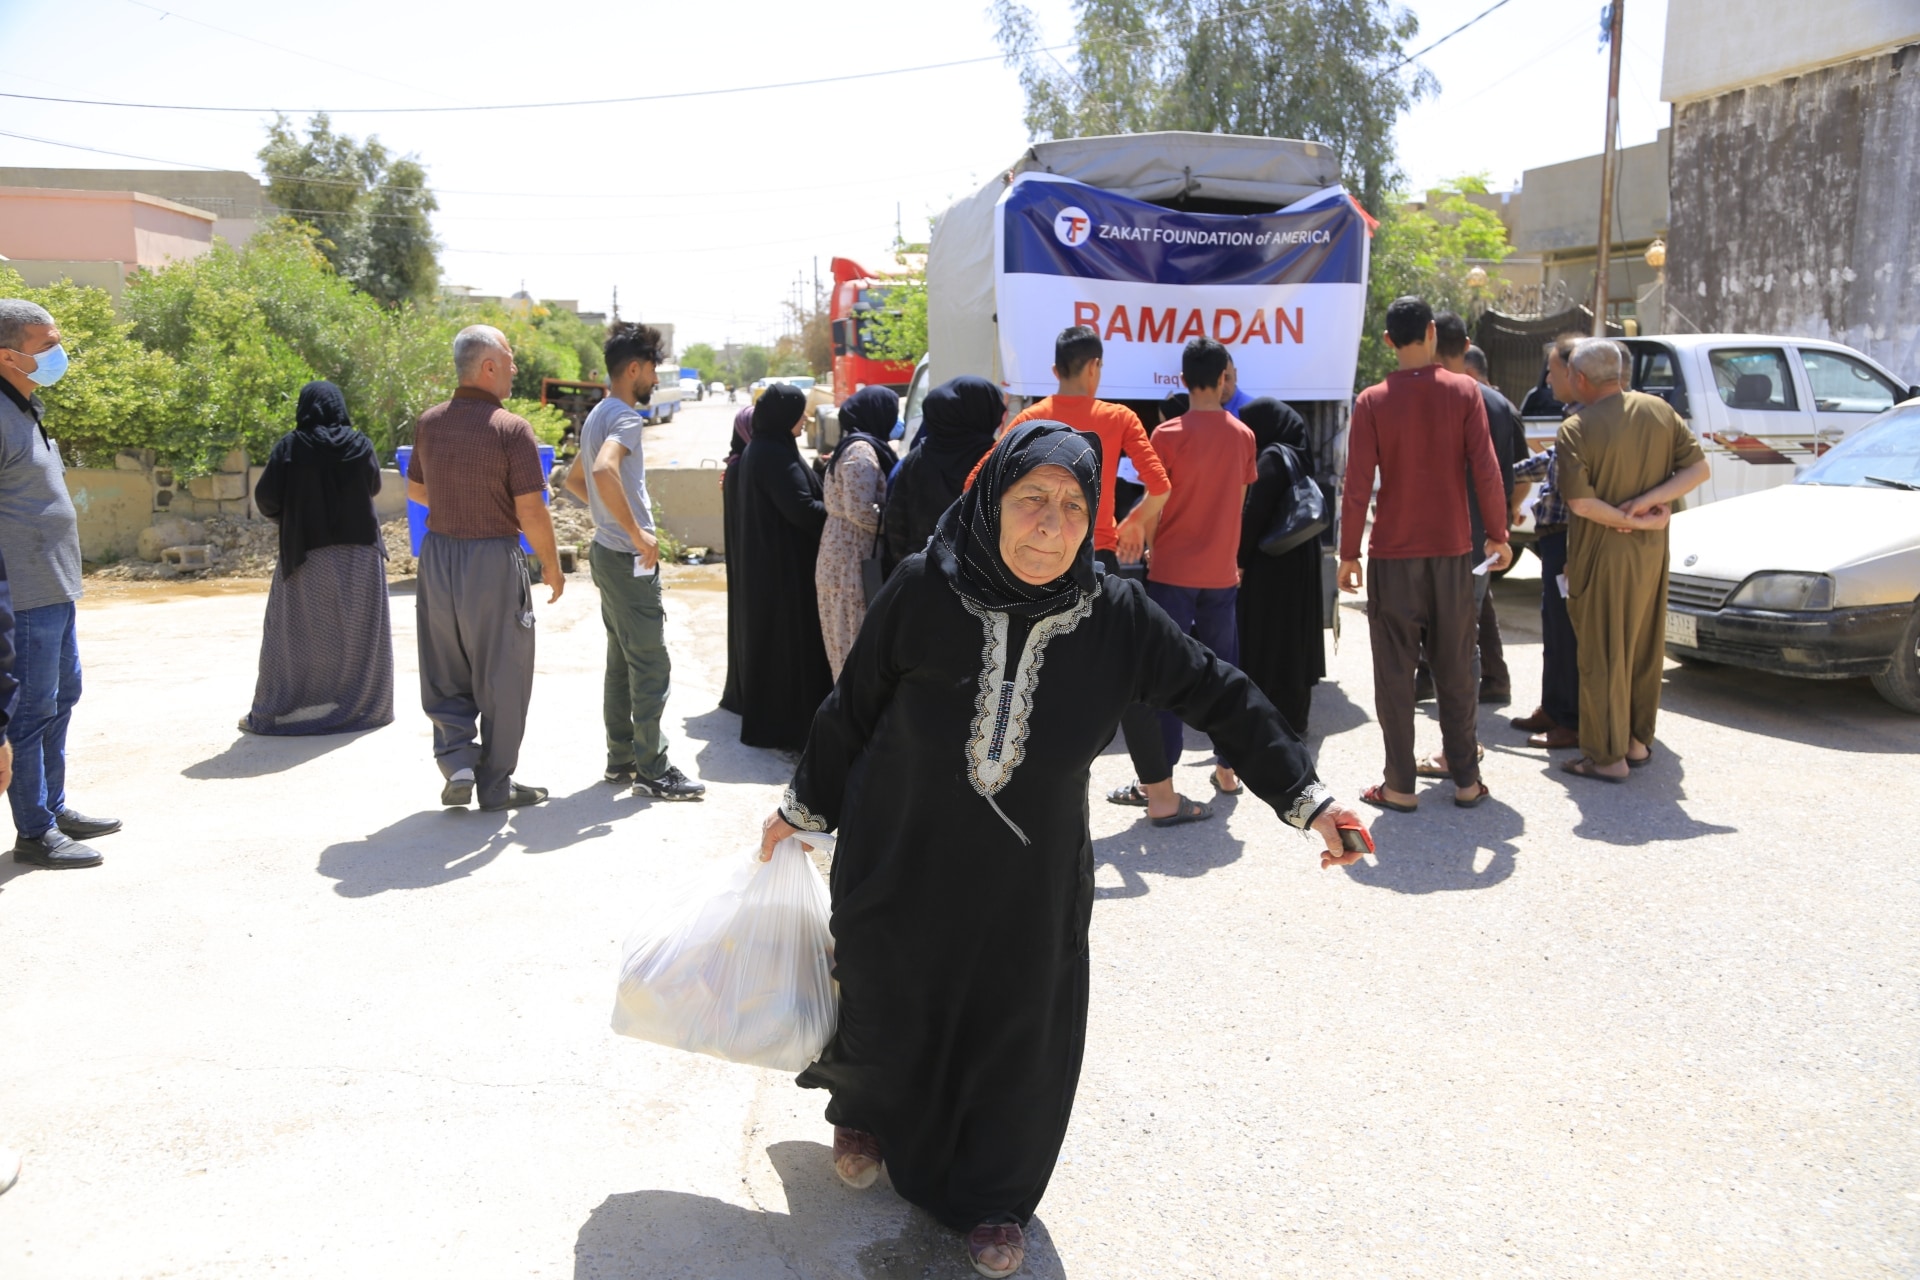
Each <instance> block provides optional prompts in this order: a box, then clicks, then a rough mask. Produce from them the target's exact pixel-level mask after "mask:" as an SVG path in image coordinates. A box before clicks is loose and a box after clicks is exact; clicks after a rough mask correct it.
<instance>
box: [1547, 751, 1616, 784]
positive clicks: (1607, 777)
mask: <svg viewBox="0 0 1920 1280" xmlns="http://www.w3.org/2000/svg"><path fill="white" fill-rule="evenodd" d="M1560 769H1561V772H1563V773H1570V774H1572V775H1573V776H1574V777H1576V778H1592V779H1593V780H1594V781H1595V782H1613V783H1620V782H1625V781H1626V780H1627V778H1626V775H1625V774H1622V775H1621V776H1619V777H1618V778H1616V777H1614V776H1613V775H1612V774H1607V773H1602V772H1600V768H1599V766H1598V765H1596V764H1594V762H1593V761H1591V760H1589V759H1587V758H1586V757H1585V756H1575V757H1574V758H1573V759H1571V760H1569V761H1567V762H1566V763H1565V764H1563V765H1561V766H1560Z"/></svg>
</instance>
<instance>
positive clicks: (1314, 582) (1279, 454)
mask: <svg viewBox="0 0 1920 1280" xmlns="http://www.w3.org/2000/svg"><path fill="white" fill-rule="evenodd" d="M1240 421H1242V422H1244V423H1246V424H1247V426H1248V427H1250V428H1252V430H1253V439H1254V445H1255V447H1256V448H1258V449H1259V451H1260V452H1259V456H1258V465H1259V471H1260V478H1259V479H1258V480H1255V481H1254V482H1253V484H1252V485H1250V486H1249V487H1248V489H1247V504H1246V506H1245V507H1244V508H1243V509H1242V513H1241V518H1240V595H1239V598H1238V602H1237V607H1238V608H1239V612H1240V668H1241V670H1243V671H1245V672H1246V673H1247V675H1248V676H1249V677H1251V678H1252V680H1253V682H1254V683H1255V684H1257V685H1259V686H1260V692H1262V693H1264V694H1266V695H1267V697H1268V698H1269V699H1270V700H1271V701H1272V702H1273V705H1274V706H1276V707H1278V708H1280V714H1281V715H1283V716H1285V717H1286V718H1287V723H1288V724H1289V725H1292V726H1293V731H1294V732H1295V733H1297V734H1300V735H1301V736H1302V737H1304V736H1306V732H1307V714H1308V712H1310V711H1311V710H1312V709H1313V686H1314V685H1316V684H1318V683H1320V679H1321V677H1322V676H1324V675H1326V674H1327V649H1326V641H1325V639H1324V638H1323V634H1324V630H1325V628H1324V626H1323V622H1322V617H1321V615H1322V612H1323V611H1324V610H1325V608H1326V604H1325V602H1324V601H1323V599H1322V597H1321V592H1320V570H1321V555H1320V539H1318V538H1312V539H1309V540H1308V541H1306V542H1304V543H1302V544H1300V545H1299V546H1297V547H1295V548H1294V549H1293V550H1291V551H1289V552H1287V553H1286V554H1285V555H1279V556H1270V555H1267V554H1265V553H1264V552H1262V551H1261V550H1260V539H1261V537H1262V536H1263V535H1264V534H1265V533H1266V532H1267V530H1268V529H1270V528H1272V527H1273V522H1274V520H1275V519H1277V518H1278V516H1279V515H1280V512H1281V509H1282V507H1283V506H1284V504H1285V503H1286V502H1287V500H1288V495H1289V493H1290V492H1291V491H1292V489H1293V484H1294V481H1295V480H1297V479H1298V478H1299V477H1301V476H1308V475H1312V474H1313V471H1312V467H1311V465H1310V464H1309V462H1308V457H1307V423H1306V420H1305V419H1304V418H1302V417H1301V416H1300V415H1299V414H1298V413H1297V412H1295V410H1294V409H1293V407H1292V406H1290V405H1288V404H1286V403H1284V402H1282V401H1279V400H1275V399H1272V398H1271V397H1268V396H1262V397H1261V398H1260V399H1258V400H1250V401H1248V402H1247V403H1246V404H1244V405H1242V406H1241V407H1240Z"/></svg>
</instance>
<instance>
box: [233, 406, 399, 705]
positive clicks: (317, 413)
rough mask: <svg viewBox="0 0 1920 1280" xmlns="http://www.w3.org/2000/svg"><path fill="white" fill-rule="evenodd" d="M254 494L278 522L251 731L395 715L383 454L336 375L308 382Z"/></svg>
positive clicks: (263, 509) (262, 511) (256, 501)
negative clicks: (358, 423)
mask: <svg viewBox="0 0 1920 1280" xmlns="http://www.w3.org/2000/svg"><path fill="white" fill-rule="evenodd" d="M293 421H294V429H293V430H292V431H289V432H287V434H285V435H283V436H281V437H280V439H279V440H278V441H277V442H275V444H274V446H273V452H272V453H270V454H268V455H267V465H266V466H265V467H263V468H261V471H260V480H259V482H258V483H257V484H255V485H254V489H253V505H254V506H255V507H257V508H258V509H259V511H260V514H261V515H263V516H265V517H267V519H269V520H271V521H273V522H274V523H275V524H277V525H279V526H280V558H279V561H278V562H277V563H276V564H275V565H274V568H273V586H272V587H271V588H270V589H269V590H268V593H267V616H266V620H265V622H264V624H263V625H262V627H261V634H260V674H259V678H258V679H257V681H256V682H255V684H254V690H253V708H252V710H250V711H248V712H247V714H246V715H244V716H242V717H241V719H240V728H241V729H242V730H243V731H244V732H247V733H266V734H285V735H294V734H321V733H356V732H358V731H360V730H362V729H377V728H379V727H380V726H382V725H387V724H392V723H393V626H392V623H391V621H390V619H389V618H388V613H387V547H386V544H385V543H384V542H383V541H382V540H381V537H380V518H379V517H378V516H377V515H375V514H374V510H373V495H374V494H376V493H378V492H380V459H379V458H378V457H377V456H376V455H375V453H374V451H373V441H371V440H369V439H367V437H366V435H365V433H363V432H361V431H359V430H357V429H356V428H355V427H354V425H353V422H352V420H351V419H350V418H349V417H348V416H347V398H346V397H345V396H344V395H342V394H341V393H340V388H338V387H336V386H334V385H333V384H332V383H331V382H309V383H308V384H307V385H306V386H304V387H302V388H301V389H300V400H299V404H298V405H297V407H296V408H295V409H294V415H293Z"/></svg>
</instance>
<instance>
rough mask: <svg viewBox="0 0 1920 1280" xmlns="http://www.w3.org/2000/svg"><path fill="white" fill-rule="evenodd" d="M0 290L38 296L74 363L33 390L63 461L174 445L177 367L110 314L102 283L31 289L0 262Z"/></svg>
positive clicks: (95, 461) (90, 460) (76, 462)
mask: <svg viewBox="0 0 1920 1280" xmlns="http://www.w3.org/2000/svg"><path fill="white" fill-rule="evenodd" d="M0 297H6V298H25V299H26V300H28V301H29V302H37V303H39V304H40V305H41V306H43V307H45V308H46V309H47V311H48V312H49V313H51V314H52V316H53V318H54V322H55V323H56V324H58V325H59V326H60V336H61V340H62V341H63V342H64V344H65V345H66V348H67V352H68V354H69V355H70V356H71V357H72V360H73V363H72V366H71V368H69V370H68V371H67V375H66V377H64V378H62V379H60V381H59V383H57V384H56V385H54V386H51V387H48V388H46V389H45V390H43V391H41V392H40V397H41V399H42V400H43V401H45V403H46V406H47V431H48V434H50V435H51V436H53V437H54V438H55V439H57V440H58V441H59V442H60V448H61V454H62V456H63V457H64V458H65V460H66V463H67V465H68V466H74V467H82V466H99V467H111V466H112V465H113V455H114V454H115V453H117V452H119V451H120V450H121V449H152V450H154V451H155V452H156V453H157V454H160V455H163V456H165V455H171V454H172V453H173V452H174V450H175V448H176V447H177V442H176V440H175V438H174V431H175V426H176V421H177V415H178V413H179V411H180V391H181V381H180V371H179V369H178V368H177V367H176V366H175V364H174V362H173V360H172V359H171V358H170V357H168V356H167V355H166V354H165V353H164V352H160V351H150V350H148V349H147V348H146V347H144V346H142V345H141V344H140V342H139V340H138V339H136V338H135V337H134V336H133V326H132V325H131V324H129V323H126V322H125V321H122V320H120V319H119V318H118V317H116V316H115V315H114V312H113V299H112V297H111V296H109V295H108V294H107V292H106V291H105V290H103V289H92V288H87V287H85V286H82V285H77V284H74V283H73V282H72V281H71V280H61V281H57V282H55V283H54V284H52V285H49V286H48V287H46V288H44V289H31V288H28V287H27V285H26V283H25V282H24V281H22V280H21V278H20V276H19V275H18V274H17V273H16V272H14V271H13V270H12V269H11V268H9V267H7V266H6V265H5V264H3V263H0Z"/></svg>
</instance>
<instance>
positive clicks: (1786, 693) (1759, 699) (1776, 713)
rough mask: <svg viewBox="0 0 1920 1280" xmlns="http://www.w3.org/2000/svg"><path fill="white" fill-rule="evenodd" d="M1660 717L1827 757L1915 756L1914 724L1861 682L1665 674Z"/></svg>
mask: <svg viewBox="0 0 1920 1280" xmlns="http://www.w3.org/2000/svg"><path fill="white" fill-rule="evenodd" d="M1660 705H1661V708H1662V710H1666V711H1675V712H1678V713H1679V714H1681V715H1683V716H1688V717H1691V718H1692V719H1695V720H1705V721H1707V722H1709V723H1711V724H1721V725H1726V726H1727V727H1728V728H1731V729H1738V730H1740V731H1742V732H1745V733H1757V734H1760V735H1762V736H1764V737H1768V738H1782V739H1785V740H1786V741H1789V742H1797V743H1801V744H1802V745H1805V746H1811V747H1826V748H1829V749H1831V750H1834V751H1859V752H1868V753H1874V754H1887V755H1892V754H1901V755H1905V754H1911V753H1913V752H1915V751H1920V717H1916V716H1913V715H1909V714H1908V713H1907V712H1905V711H1901V710H1900V709H1899V708H1897V707H1894V706H1892V705H1890V704H1889V703H1888V702H1887V701H1886V700H1885V699H1883V698H1881V696H1880V695H1879V694H1877V693H1875V692H1874V690H1873V685H1872V684H1871V683H1870V682H1868V681H1867V680H1865V679H1860V680H1796V679H1794V678H1793V677H1791V676H1776V675H1769V674H1768V673H1766V672H1764V671H1749V670H1747V669H1746V668H1744V667H1727V666H1719V665H1715V664H1698V665H1674V666H1670V667H1668V668H1667V674H1666V680H1665V681H1664V683H1663V684H1662V685H1661V688H1660Z"/></svg>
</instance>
